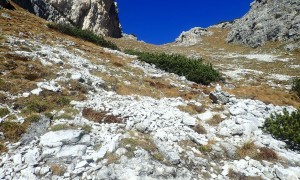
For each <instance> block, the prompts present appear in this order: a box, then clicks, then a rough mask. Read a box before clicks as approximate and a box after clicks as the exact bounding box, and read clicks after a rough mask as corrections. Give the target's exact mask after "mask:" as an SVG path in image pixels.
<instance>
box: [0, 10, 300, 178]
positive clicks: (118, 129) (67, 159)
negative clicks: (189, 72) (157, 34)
mask: <svg viewBox="0 0 300 180" xmlns="http://www.w3.org/2000/svg"><path fill="white" fill-rule="evenodd" d="M46 24H47V22H46V21H44V20H42V19H39V18H37V17H35V16H33V15H31V14H29V13H28V12H26V11H24V10H21V9H17V10H15V11H9V10H0V25H1V29H2V30H1V45H0V49H1V51H0V52H1V54H0V58H1V62H0V63H1V64H0V68H1V79H0V105H1V116H0V117H1V118H0V121H1V123H0V132H2V133H1V134H0V143H1V144H0V151H1V156H0V179H241V178H242V179H243V178H249V179H251V178H252V179H259V178H261V179H274V178H279V179H298V178H299V177H300V169H299V166H300V155H299V153H298V152H297V151H295V150H294V151H293V150H290V149H287V148H286V144H285V143H284V142H283V141H279V140H276V139H274V138H273V137H272V136H271V135H270V134H268V133H265V132H263V130H262V126H263V123H264V121H265V118H267V117H269V116H270V114H271V113H272V112H282V111H283V109H284V108H286V109H287V110H288V111H290V112H291V111H294V110H295V108H296V107H297V106H299V99H297V97H296V96H295V94H292V93H290V92H289V89H288V88H289V87H288V86H285V85H289V84H290V82H289V80H290V78H291V77H293V76H299V75H300V74H299V65H300V62H299V61H300V59H299V52H290V53H286V52H284V51H283V50H281V49H280V48H278V46H277V44H269V45H267V46H265V47H264V48H260V49H255V50H253V49H250V48H246V47H242V46H238V45H227V44H226V43H225V41H224V38H225V36H226V30H224V29H220V28H212V29H210V30H211V31H212V32H213V33H214V34H213V35H212V36H208V37H205V38H203V41H202V44H200V45H195V46H192V47H182V46H178V45H176V44H168V45H164V46H154V45H148V44H145V43H141V42H137V41H134V40H128V39H111V40H112V41H114V42H116V43H117V45H118V46H119V47H121V48H122V49H139V50H143V51H152V52H153V51H157V52H167V53H174V52H176V53H181V54H185V55H188V56H198V57H199V56H200V57H203V58H204V59H205V61H207V62H212V63H213V64H214V66H215V67H217V68H218V69H219V70H220V71H221V72H223V73H224V76H225V79H226V81H225V82H223V83H220V85H221V86H222V88H221V86H220V85H216V83H212V84H211V85H210V86H204V85H200V84H195V83H193V82H190V81H188V80H186V78H185V77H181V76H177V75H175V74H170V73H167V72H165V71H162V70H160V69H157V68H155V66H153V65H150V64H147V63H144V62H141V61H139V60H138V59H137V57H136V56H132V55H128V54H125V53H123V52H120V51H116V50H110V49H107V48H102V47H99V46H96V45H95V44H92V43H89V42H86V41H83V40H81V39H77V38H74V37H71V36H67V35H64V34H61V33H58V32H56V31H54V30H51V29H49V28H48V27H47V26H46ZM271 47H272V48H271ZM270 49H271V50H270ZM283 75H284V76H283ZM283 77H284V78H283ZM278 78H281V79H278ZM222 89H223V90H222ZM213 90H215V93H223V94H225V98H226V101H227V103H226V104H214V103H213V102H212V100H211V99H210V98H209V93H210V92H211V91H213ZM223 91H227V92H229V93H230V94H227V93H224V92H223ZM231 94H236V95H237V96H234V95H231ZM264 98H265V99H264Z"/></svg>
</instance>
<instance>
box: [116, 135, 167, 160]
mask: <svg viewBox="0 0 300 180" xmlns="http://www.w3.org/2000/svg"><path fill="white" fill-rule="evenodd" d="M121 143H122V145H123V146H125V147H126V148H127V151H128V152H127V153H126V156H127V157H134V151H135V150H136V148H137V147H141V148H143V149H144V150H146V151H148V152H149V153H150V154H151V155H152V156H153V157H154V158H155V159H156V160H163V159H164V158H163V157H162V155H161V154H160V153H158V151H157V147H156V146H155V144H154V143H153V142H152V140H151V139H149V138H148V137H146V136H143V135H141V136H140V137H139V138H138V139H136V138H124V139H122V141H121Z"/></svg>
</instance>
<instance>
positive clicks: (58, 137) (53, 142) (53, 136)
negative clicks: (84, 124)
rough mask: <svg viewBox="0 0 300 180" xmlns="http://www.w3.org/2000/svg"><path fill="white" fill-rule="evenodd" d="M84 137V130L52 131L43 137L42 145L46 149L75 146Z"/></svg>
mask: <svg viewBox="0 0 300 180" xmlns="http://www.w3.org/2000/svg"><path fill="white" fill-rule="evenodd" d="M82 136H83V131H82V130H61V131H51V132H48V133H46V134H44V135H43V136H41V139H40V145H41V146H46V147H58V146H62V145H64V144H73V143H76V142H78V141H79V140H80V139H81V137H82Z"/></svg>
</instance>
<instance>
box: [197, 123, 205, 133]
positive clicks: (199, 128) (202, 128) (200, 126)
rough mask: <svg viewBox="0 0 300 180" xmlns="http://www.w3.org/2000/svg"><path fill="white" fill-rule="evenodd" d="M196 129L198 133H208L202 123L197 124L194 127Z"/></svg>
mask: <svg viewBox="0 0 300 180" xmlns="http://www.w3.org/2000/svg"><path fill="white" fill-rule="evenodd" d="M194 131H196V132H197V133H198V134H206V133H207V132H206V129H205V128H204V127H203V126H202V125H201V124H197V125H196V126H195V127H194Z"/></svg>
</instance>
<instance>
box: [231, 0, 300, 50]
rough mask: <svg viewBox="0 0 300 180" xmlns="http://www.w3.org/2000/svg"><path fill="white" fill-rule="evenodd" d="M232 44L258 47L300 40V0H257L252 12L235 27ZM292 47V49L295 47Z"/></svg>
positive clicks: (237, 22)
mask: <svg viewBox="0 0 300 180" xmlns="http://www.w3.org/2000/svg"><path fill="white" fill-rule="evenodd" d="M227 41H228V42H236V43H241V44H246V45H249V46H251V47H258V46H261V45H263V44H264V43H265V42H267V41H289V42H291V43H298V44H297V46H298V47H299V41H300V2H299V1H298V0H285V1H281V0H255V1H254V2H253V3H251V9H250V11H249V12H248V13H247V14H246V15H245V16H243V17H242V18H241V19H238V20H237V21H236V22H235V23H234V24H233V26H232V28H231V30H230V32H229V34H228V38H227ZM291 46H292V45H289V46H288V47H291Z"/></svg>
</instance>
